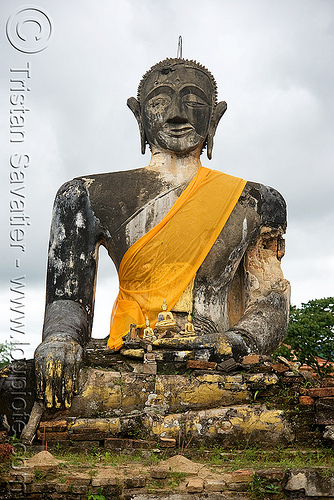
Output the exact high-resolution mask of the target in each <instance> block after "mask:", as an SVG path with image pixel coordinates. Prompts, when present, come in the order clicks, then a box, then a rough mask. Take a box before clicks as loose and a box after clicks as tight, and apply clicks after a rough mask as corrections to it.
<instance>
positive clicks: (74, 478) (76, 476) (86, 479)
mask: <svg viewBox="0 0 334 500" xmlns="http://www.w3.org/2000/svg"><path fill="white" fill-rule="evenodd" d="M90 481H91V478H90V476H89V474H85V473H79V472H76V473H73V474H69V475H68V476H67V478H66V483H67V484H73V485H81V486H83V485H84V486H87V485H88V484H90Z"/></svg>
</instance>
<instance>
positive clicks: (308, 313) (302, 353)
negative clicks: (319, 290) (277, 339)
mask: <svg viewBox="0 0 334 500" xmlns="http://www.w3.org/2000/svg"><path fill="white" fill-rule="evenodd" d="M288 346H290V347H288ZM277 355H283V356H285V357H286V358H288V359H292V358H293V355H295V356H296V358H297V360H298V361H299V362H300V363H302V364H303V363H306V364H307V365H308V366H310V367H311V368H313V369H314V370H315V371H316V372H317V373H318V374H319V375H320V376H321V377H323V376H326V375H328V374H330V373H332V372H333V367H332V366H331V364H329V362H333V361H334V297H327V298H325V299H316V300H309V302H307V303H306V304H302V305H301V307H300V308H298V307H296V306H291V308H290V320H289V328H288V333H287V336H286V338H285V340H284V345H282V346H281V347H279V349H278V350H277V351H276V353H275V356H277ZM318 357H321V358H323V359H325V360H326V362H325V364H321V363H319V359H318Z"/></svg>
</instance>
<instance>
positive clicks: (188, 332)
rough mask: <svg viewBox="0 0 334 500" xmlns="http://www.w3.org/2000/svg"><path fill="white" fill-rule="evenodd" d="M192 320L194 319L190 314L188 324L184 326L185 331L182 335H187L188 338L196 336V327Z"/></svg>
mask: <svg viewBox="0 0 334 500" xmlns="http://www.w3.org/2000/svg"><path fill="white" fill-rule="evenodd" d="M191 320H192V317H191V314H190V313H189V314H188V317H187V322H186V324H185V325H184V331H182V332H181V334H182V335H185V336H187V337H191V336H193V335H195V329H194V325H193V323H192V321H191Z"/></svg>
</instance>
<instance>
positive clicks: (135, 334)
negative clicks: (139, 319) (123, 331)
mask: <svg viewBox="0 0 334 500" xmlns="http://www.w3.org/2000/svg"><path fill="white" fill-rule="evenodd" d="M130 338H131V342H135V341H136V340H139V336H138V330H137V328H136V325H135V324H134V323H131V325H130Z"/></svg>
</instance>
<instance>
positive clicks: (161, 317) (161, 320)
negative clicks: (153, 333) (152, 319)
mask: <svg viewBox="0 0 334 500" xmlns="http://www.w3.org/2000/svg"><path fill="white" fill-rule="evenodd" d="M155 329H156V330H157V332H158V333H159V334H163V333H166V332H171V331H173V330H175V329H176V322H175V320H174V316H173V314H172V312H171V311H168V305H167V302H166V300H165V299H164V301H163V303H162V306H161V311H160V312H159V314H158V321H157V322H156V324H155Z"/></svg>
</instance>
